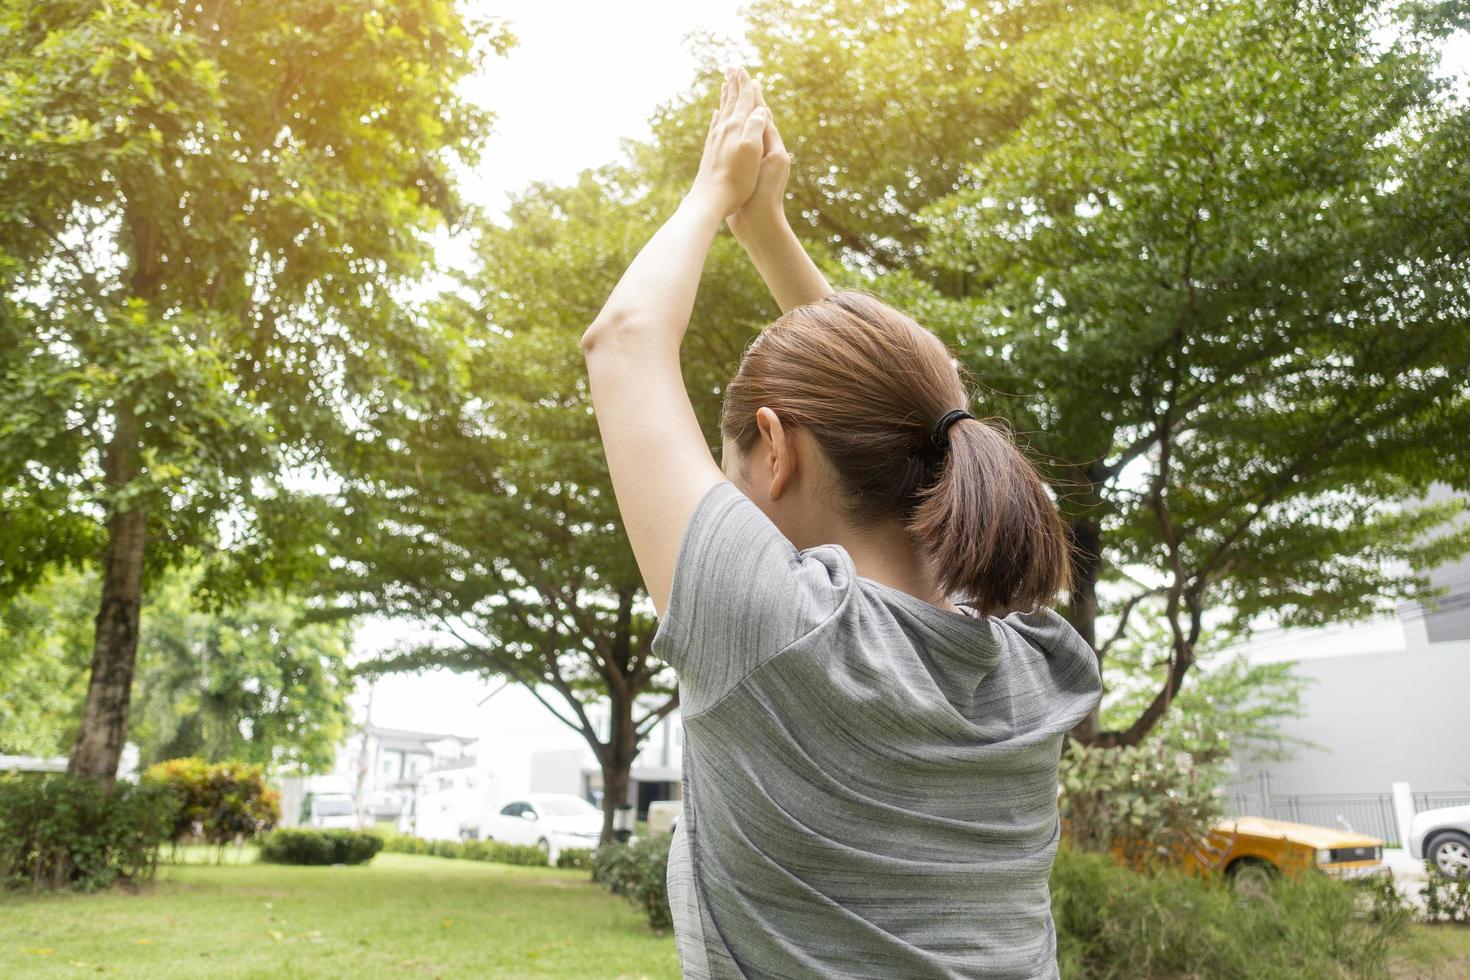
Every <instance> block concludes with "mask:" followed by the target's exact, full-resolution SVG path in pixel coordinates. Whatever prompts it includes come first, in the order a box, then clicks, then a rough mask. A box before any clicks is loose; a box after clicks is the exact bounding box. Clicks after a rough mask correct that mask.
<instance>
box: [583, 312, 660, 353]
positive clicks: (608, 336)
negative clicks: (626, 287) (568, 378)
mask: <svg viewBox="0 0 1470 980" xmlns="http://www.w3.org/2000/svg"><path fill="white" fill-rule="evenodd" d="M667 343H668V337H667V336H666V335H665V334H664V332H662V331H660V330H657V329H655V328H654V327H653V325H652V324H650V323H649V321H648V320H647V319H646V318H643V317H637V316H630V315H628V314H626V313H603V314H601V315H599V316H598V317H597V319H596V320H593V321H592V325H591V326H590V327H588V328H587V329H586V330H584V331H583V332H582V340H581V343H580V345H579V346H581V348H582V356H583V357H591V356H592V354H593V352H594V351H595V352H596V353H598V354H599V355H603V354H609V353H616V352H621V353H625V354H630V355H633V356H635V357H642V356H646V355H647V354H648V353H649V352H650V351H651V350H654V349H660V348H662V347H664V346H666V345H667Z"/></svg>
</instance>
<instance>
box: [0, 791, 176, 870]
mask: <svg viewBox="0 0 1470 980" xmlns="http://www.w3.org/2000/svg"><path fill="white" fill-rule="evenodd" d="M178 806H179V804H178V801H177V800H176V798H175V797H174V796H172V795H171V794H170V793H169V792H168V791H167V790H166V789H163V788H162V787H158V786H154V785H150V784H140V785H134V784H132V783H126V782H119V783H116V784H115V785H114V786H113V787H112V789H111V791H110V792H109V791H108V790H106V789H104V788H103V787H102V786H101V784H99V783H98V782H96V781H95V780H92V779H87V778H85V777H81V776H72V775H69V774H66V773H46V774H26V775H20V774H10V775H4V776H0V884H3V885H4V886H5V887H8V888H16V887H27V886H29V887H30V888H33V889H42V888H76V889H80V890H84V891H95V890H97V889H100V888H106V887H108V886H109V885H111V884H113V883H114V882H115V881H118V880H119V879H124V880H130V881H139V880H143V879H148V878H152V877H153V874H154V872H155V870H156V869H157V867H158V851H159V848H160V847H161V846H162V845H163V844H164V842H166V841H167V840H168V839H169V832H170V829H171V828H172V826H173V821H174V816H175V814H176V812H177V810H178Z"/></svg>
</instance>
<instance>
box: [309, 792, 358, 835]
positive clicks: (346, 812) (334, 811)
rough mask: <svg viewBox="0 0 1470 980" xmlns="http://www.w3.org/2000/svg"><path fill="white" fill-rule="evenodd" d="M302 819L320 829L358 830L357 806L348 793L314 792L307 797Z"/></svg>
mask: <svg viewBox="0 0 1470 980" xmlns="http://www.w3.org/2000/svg"><path fill="white" fill-rule="evenodd" d="M302 809H303V810H305V811H306V813H305V819H304V820H302V823H304V824H305V825H306V826H308V827H315V828H317V829H319V830H356V829H357V806H356V804H355V803H354V802H353V799H352V797H351V796H350V795H348V794H347V793H313V794H311V795H310V796H308V797H307V798H306V805H305V806H304V807H303V808H302Z"/></svg>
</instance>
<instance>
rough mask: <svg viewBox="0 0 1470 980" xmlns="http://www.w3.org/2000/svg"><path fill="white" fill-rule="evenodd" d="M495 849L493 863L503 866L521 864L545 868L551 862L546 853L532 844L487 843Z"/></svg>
mask: <svg viewBox="0 0 1470 980" xmlns="http://www.w3.org/2000/svg"><path fill="white" fill-rule="evenodd" d="M486 843H487V844H490V845H492V846H493V847H494V849H495V851H494V856H493V857H492V858H490V860H492V861H498V862H499V863H501V864H519V865H522V866H524V867H528V868H544V867H546V866H547V865H548V864H549V862H548V861H547V860H546V852H545V851H543V850H541V848H539V847H534V846H532V845H530V844H503V843H501V842H500V841H486Z"/></svg>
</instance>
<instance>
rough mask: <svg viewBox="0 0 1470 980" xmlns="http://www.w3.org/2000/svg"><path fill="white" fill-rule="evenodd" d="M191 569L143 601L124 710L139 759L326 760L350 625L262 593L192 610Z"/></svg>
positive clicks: (336, 722) (315, 764) (296, 764)
mask: <svg viewBox="0 0 1470 980" xmlns="http://www.w3.org/2000/svg"><path fill="white" fill-rule="evenodd" d="M201 577H202V570H201V569H199V568H197V567H194V568H188V569H184V570H180V571H176V572H173V573H170V574H169V575H167V576H165V577H164V578H163V581H162V582H161V584H160V585H159V586H158V587H157V588H155V589H153V590H151V593H152V594H151V595H150V600H149V602H148V604H147V605H146V606H145V608H144V625H143V630H142V636H141V638H140V640H139V648H138V670H137V674H136V676H135V679H134V683H133V690H134V707H133V711H132V718H133V722H132V737H133V740H134V741H135V742H137V744H138V747H139V750H140V753H141V756H142V760H143V762H144V763H145V764H146V763H150V762H155V761H158V760H161V759H170V758H176V757H179V756H185V755H197V756H201V757H203V758H206V759H210V760H214V761H219V760H225V759H232V760H241V761H246V762H257V763H261V764H263V765H265V766H267V767H269V768H270V769H271V770H273V771H279V770H282V769H293V770H298V771H303V770H304V771H321V770H324V769H327V768H330V766H331V764H332V761H333V758H334V753H335V751H336V746H337V744H338V743H339V742H340V741H341V740H342V739H343V737H344V736H345V735H346V732H347V723H348V707H347V700H346V699H347V695H348V694H349V693H351V691H352V685H353V679H352V672H351V668H350V667H349V665H348V662H347V653H348V649H349V646H350V644H351V639H352V633H351V626H350V624H348V623H345V622H342V621H340V620H339V621H332V622H317V621H313V620H312V618H311V612H312V611H311V606H310V604H309V603H308V602H307V601H306V600H304V599H301V598H298V597H294V596H286V595H280V594H276V593H272V592H267V591H256V592H251V593H246V594H244V595H241V596H239V597H238V598H237V599H235V600H234V601H231V602H229V603H226V604H223V605H221V606H219V607H218V608H215V609H206V608H202V607H201V605H200V603H199V602H198V600H197V599H196V598H195V595H194V593H195V590H196V589H197V588H198V586H199V583H200V580H201Z"/></svg>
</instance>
